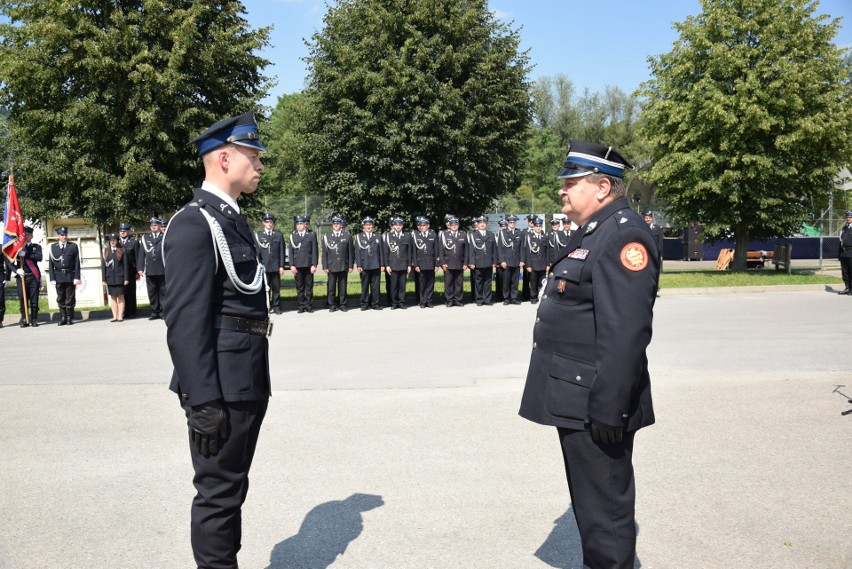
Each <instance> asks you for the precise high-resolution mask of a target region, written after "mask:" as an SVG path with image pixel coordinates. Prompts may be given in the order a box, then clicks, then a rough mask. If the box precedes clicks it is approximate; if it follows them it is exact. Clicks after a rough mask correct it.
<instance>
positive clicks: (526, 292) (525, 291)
mask: <svg viewBox="0 0 852 569" xmlns="http://www.w3.org/2000/svg"><path fill="white" fill-rule="evenodd" d="M530 278H531V275H530V274H529V273H528V272H526V271H524V272H523V278H522V280H521V300H530V299H531V298H533V297H532V296H530V294H531V290H532V289H531V288H530Z"/></svg>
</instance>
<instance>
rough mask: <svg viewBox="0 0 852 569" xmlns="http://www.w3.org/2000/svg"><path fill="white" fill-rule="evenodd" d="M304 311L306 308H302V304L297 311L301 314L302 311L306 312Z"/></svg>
mask: <svg viewBox="0 0 852 569" xmlns="http://www.w3.org/2000/svg"><path fill="white" fill-rule="evenodd" d="M304 311H305V309H304V308H302V307H301V306H300V307H299V309H298V310H297V311H296V312H297V313H299V314H301V313H302V312H304Z"/></svg>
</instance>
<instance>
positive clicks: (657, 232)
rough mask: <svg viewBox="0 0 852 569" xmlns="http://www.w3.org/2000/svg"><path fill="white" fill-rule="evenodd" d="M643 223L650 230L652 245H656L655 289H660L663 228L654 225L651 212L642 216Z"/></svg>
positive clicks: (663, 240) (663, 239)
mask: <svg viewBox="0 0 852 569" xmlns="http://www.w3.org/2000/svg"><path fill="white" fill-rule="evenodd" d="M642 217H643V218H644V219H645V223H647V224H648V229H650V230H651V235H653V236H654V243H655V244H656V245H657V253H658V257H659V259H658V261H659V263H660V271H659V272H658V273H657V289H658V290H659V288H660V273H662V272H663V244H664V243H665V237H664V236H663V228H662V227H660V226H659V225H657V224H656V223H654V212H653V211H651V210H648V211H646V212H645V213H643V214H642Z"/></svg>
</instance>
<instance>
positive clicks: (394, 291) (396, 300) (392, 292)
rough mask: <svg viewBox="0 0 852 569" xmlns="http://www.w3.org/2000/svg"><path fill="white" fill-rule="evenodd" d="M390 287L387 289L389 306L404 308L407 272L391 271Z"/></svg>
mask: <svg viewBox="0 0 852 569" xmlns="http://www.w3.org/2000/svg"><path fill="white" fill-rule="evenodd" d="M389 276H390V287H389V288H388V296H389V297H390V304H391V306H397V307H400V308H401V307H404V306H405V283H406V277H407V276H408V271H406V270H404V269H403V270H402V271H391V274H390V275H389Z"/></svg>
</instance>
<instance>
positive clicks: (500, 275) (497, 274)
mask: <svg viewBox="0 0 852 569" xmlns="http://www.w3.org/2000/svg"><path fill="white" fill-rule="evenodd" d="M505 274H506V269H504V268H503V267H501V266H500V265H497V270H495V271H494V301H495V302H503V279H504V278H506V277H505V276H504V275H505Z"/></svg>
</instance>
